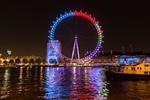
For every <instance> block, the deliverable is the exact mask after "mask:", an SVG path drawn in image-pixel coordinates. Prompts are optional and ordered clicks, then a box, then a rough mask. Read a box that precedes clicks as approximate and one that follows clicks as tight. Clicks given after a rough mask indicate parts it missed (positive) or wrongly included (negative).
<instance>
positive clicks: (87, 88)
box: [44, 67, 109, 100]
mask: <svg viewBox="0 0 150 100" xmlns="http://www.w3.org/2000/svg"><path fill="white" fill-rule="evenodd" d="M45 78H46V79H45V82H44V84H45V86H44V91H45V96H44V98H45V99H62V98H66V99H75V100H76V99H94V100H95V99H96V100H106V99H107V96H108V92H109V91H108V89H107V82H106V81H105V74H104V71H103V69H100V68H90V67H84V68H78V67H73V68H64V67H62V68H46V69H45Z"/></svg>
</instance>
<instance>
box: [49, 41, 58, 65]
mask: <svg viewBox="0 0 150 100" xmlns="http://www.w3.org/2000/svg"><path fill="white" fill-rule="evenodd" d="M60 56H61V44H60V42H59V41H58V40H50V41H49V42H48V43H47V63H48V64H53V63H59V62H60Z"/></svg>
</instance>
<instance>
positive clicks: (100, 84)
mask: <svg viewBox="0 0 150 100" xmlns="http://www.w3.org/2000/svg"><path fill="white" fill-rule="evenodd" d="M89 80H92V81H91V82H92V83H91V85H92V86H93V87H94V88H95V90H97V91H96V92H95V94H97V95H96V96H95V99H100V100H107V96H108V89H107V82H106V81H105V74H104V71H103V69H100V68H93V69H92V72H91V76H90V77H89ZM96 88H98V89H96Z"/></svg>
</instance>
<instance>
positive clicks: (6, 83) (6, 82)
mask: <svg viewBox="0 0 150 100" xmlns="http://www.w3.org/2000/svg"><path fill="white" fill-rule="evenodd" d="M9 83H10V69H5V72H4V80H3V81H2V84H3V86H2V89H1V91H0V92H1V93H0V94H2V96H1V97H0V99H4V98H7V97H8V96H9Z"/></svg>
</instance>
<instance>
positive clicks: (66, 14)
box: [49, 11, 103, 62]
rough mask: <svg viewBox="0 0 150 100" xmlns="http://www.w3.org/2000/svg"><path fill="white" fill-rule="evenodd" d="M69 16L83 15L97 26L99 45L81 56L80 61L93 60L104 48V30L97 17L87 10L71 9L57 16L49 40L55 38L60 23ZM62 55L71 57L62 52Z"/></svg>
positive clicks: (82, 16)
mask: <svg viewBox="0 0 150 100" xmlns="http://www.w3.org/2000/svg"><path fill="white" fill-rule="evenodd" d="M69 17H81V18H83V19H85V20H87V21H89V22H90V23H92V25H93V26H94V27H95V29H96V31H97V45H96V47H95V49H94V50H92V51H91V52H90V53H89V54H88V55H86V56H85V57H83V58H80V59H79V61H80V62H85V61H89V60H91V59H92V58H93V57H94V56H96V54H97V53H98V52H99V51H100V50H101V49H102V43H103V40H102V39H103V35H102V33H103V31H102V30H101V26H100V25H99V23H98V21H96V19H95V17H92V16H91V15H90V14H88V13H87V12H82V11H69V12H65V13H64V14H62V15H60V16H59V17H57V18H56V20H55V21H53V24H52V26H50V30H49V40H50V41H51V40H55V38H54V37H55V36H54V35H55V31H56V29H57V27H58V25H59V24H60V23H61V22H62V21H63V20H65V19H67V18H69ZM61 57H64V58H66V59H70V60H71V58H69V57H66V56H65V55H63V54H62V53H61Z"/></svg>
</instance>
